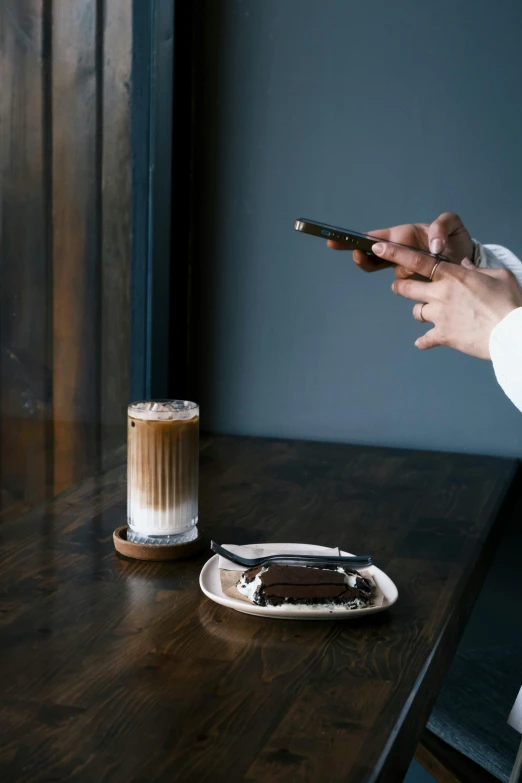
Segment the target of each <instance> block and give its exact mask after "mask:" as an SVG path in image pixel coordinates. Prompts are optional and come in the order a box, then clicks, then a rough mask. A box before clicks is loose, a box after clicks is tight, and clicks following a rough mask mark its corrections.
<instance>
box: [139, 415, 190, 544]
mask: <svg viewBox="0 0 522 783" xmlns="http://www.w3.org/2000/svg"><path fill="white" fill-rule="evenodd" d="M128 414H129V415H128V442H127V456H128V468H127V481H128V494H127V517H128V532H127V537H128V539H129V540H130V541H135V542H139V543H148V544H166V543H168V544H170V543H183V542H185V541H192V540H193V539H195V538H197V535H198V530H197V527H196V525H197V522H198V468H199V407H198V406H197V405H196V403H194V402H187V401H184V400H152V401H150V402H135V403H132V404H131V405H129V409H128Z"/></svg>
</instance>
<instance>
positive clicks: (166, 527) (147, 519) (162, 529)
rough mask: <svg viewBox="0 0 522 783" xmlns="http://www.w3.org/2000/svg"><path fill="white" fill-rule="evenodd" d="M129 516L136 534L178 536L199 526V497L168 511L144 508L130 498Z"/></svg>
mask: <svg viewBox="0 0 522 783" xmlns="http://www.w3.org/2000/svg"><path fill="white" fill-rule="evenodd" d="M128 515H129V520H130V522H131V524H132V529H133V530H134V531H136V533H141V534H142V535H145V536H171V535H176V534H179V533H183V532H185V531H186V530H188V529H190V528H191V527H194V525H197V523H198V501H197V496H196V497H195V498H194V499H193V500H189V501H186V502H185V503H180V504H179V505H177V506H173V507H172V508H166V509H160V508H151V507H150V506H143V505H141V504H140V503H137V502H135V501H133V499H132V497H129V507H128Z"/></svg>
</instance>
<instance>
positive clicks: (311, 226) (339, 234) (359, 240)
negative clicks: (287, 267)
mask: <svg viewBox="0 0 522 783" xmlns="http://www.w3.org/2000/svg"><path fill="white" fill-rule="evenodd" d="M294 228H295V230H296V231H302V232H303V233H304V234H311V235H312V236H314V237H320V238H321V239H332V240H333V241H334V242H341V243H344V244H346V245H350V247H351V248H352V249H353V250H362V251H363V253H367V254H368V255H369V256H372V257H373V258H375V260H376V261H381V259H380V258H378V256H374V255H373V253H372V247H373V245H375V244H376V243H377V242H385V241H387V240H383V239H379V238H378V237H372V235H371V234H361V233H360V231H351V230H350V229H349V228H338V227H337V226H329V225H328V224H327V223H318V222H317V221H316V220H307V219H306V218H299V219H298V220H296V221H295V223H294ZM391 244H393V245H398V246H399V247H406V248H408V250H416V251H417V252H418V253H424V255H426V256H431V257H432V258H437V259H441V260H444V256H440V255H439V256H436V255H434V254H433V253H430V252H429V250H421V249H420V248H418V247H412V246H411V245H403V244H401V243H400V242H392V243H391Z"/></svg>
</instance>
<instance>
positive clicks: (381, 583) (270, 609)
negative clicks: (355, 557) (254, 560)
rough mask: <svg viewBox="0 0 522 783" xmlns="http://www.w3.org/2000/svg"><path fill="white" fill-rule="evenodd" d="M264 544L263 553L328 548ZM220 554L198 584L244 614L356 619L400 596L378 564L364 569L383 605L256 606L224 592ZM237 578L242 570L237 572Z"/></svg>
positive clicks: (212, 595)
mask: <svg viewBox="0 0 522 783" xmlns="http://www.w3.org/2000/svg"><path fill="white" fill-rule="evenodd" d="M259 546H262V547H263V554H266V555H269V554H274V555H276V554H279V553H280V552H283V553H284V552H293V553H300V552H303V553H305V552H308V551H309V550H313V551H314V553H315V554H317V550H318V549H326V550H327V551H330V552H331V550H328V548H327V547H318V546H312V545H311V544H259ZM341 554H342V555H350V554H351V553H350V552H344V551H341ZM218 563H219V557H218V555H214V557H211V558H210V560H208V561H207V562H206V563H205V565H204V566H203V568H202V570H201V574H200V576H199V585H200V587H201V589H202V590H203V592H204V593H205V595H206V596H207V598H210V600H211V601H215V602H216V603H218V604H221V605H222V606H227V607H228V608H229V609H235V610H236V612H242V613H243V614H254V615H259V616H261V617H275V618H277V619H278V620H354V619H355V618H356V617H362V616H363V615H368V614H376V612H383V611H384V610H385V609H389V608H390V606H392V605H393V604H394V603H395V601H396V600H397V598H398V597H399V592H398V590H397V588H396V586H395V585H394V583H393V582H392V580H391V579H390V577H389V576H387V575H386V574H385V573H384V571H381V569H380V568H377V566H374V565H372V566H370V567H369V568H364V569H361V570H364V571H368V573H369V574H370V575H371V577H372V579H373V580H374V581H375V583H376V584H377V586H378V587H379V588H380V590H381V591H382V593H383V595H384V599H385V600H384V603H383V604H382V606H368V607H366V608H364V609H344V608H343V607H342V606H339V607H335V608H333V609H327V608H324V609H323V608H311V607H310V606H306V605H303V606H290V605H287V606H257V605H256V604H251V603H247V602H246V601H242V600H241V599H239V598H231V597H230V596H228V595H225V593H224V592H223V590H222V589H221V579H220V577H219V567H218ZM237 573H238V577H239V574H240V573H241V572H240V571H238V572H237Z"/></svg>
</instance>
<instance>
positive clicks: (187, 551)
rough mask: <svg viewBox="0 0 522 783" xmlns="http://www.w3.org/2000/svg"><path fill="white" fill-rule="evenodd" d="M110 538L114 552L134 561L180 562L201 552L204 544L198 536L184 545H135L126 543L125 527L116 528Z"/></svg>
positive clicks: (131, 542) (130, 542) (129, 542)
mask: <svg viewBox="0 0 522 783" xmlns="http://www.w3.org/2000/svg"><path fill="white" fill-rule="evenodd" d="M112 538H113V541H114V548H115V549H116V551H117V552H118V553H119V554H120V555H123V556H124V557H132V558H133V559H134V560H180V559H181V558H182V557H193V556H194V555H198V554H199V553H200V552H201V550H202V549H203V546H204V543H205V542H204V540H203V538H202V537H201V536H200V535H198V537H197V538H195V539H194V541H187V542H186V543H184V544H165V545H162V544H159V545H158V544H135V543H134V542H133V541H127V525H122V526H121V527H118V528H116V530H115V531H114V533H113V534H112Z"/></svg>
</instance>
